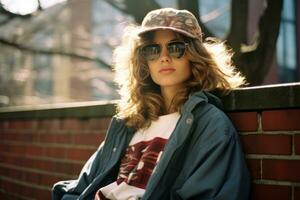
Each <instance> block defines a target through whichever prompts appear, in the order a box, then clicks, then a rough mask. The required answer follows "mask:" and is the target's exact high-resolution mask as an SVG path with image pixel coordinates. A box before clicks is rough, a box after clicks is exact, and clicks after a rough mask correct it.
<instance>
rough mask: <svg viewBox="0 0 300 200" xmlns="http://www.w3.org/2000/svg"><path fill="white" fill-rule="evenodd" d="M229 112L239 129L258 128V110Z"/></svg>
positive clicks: (254, 129) (249, 129) (250, 129)
mask: <svg viewBox="0 0 300 200" xmlns="http://www.w3.org/2000/svg"><path fill="white" fill-rule="evenodd" d="M227 114H228V116H229V118H230V119H231V121H232V123H233V124H234V126H235V128H236V129H237V130H238V131H256V130H257V129H258V124H257V113H256V112H229V113H227Z"/></svg>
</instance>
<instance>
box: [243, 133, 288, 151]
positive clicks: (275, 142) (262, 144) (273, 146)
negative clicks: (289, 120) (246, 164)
mask: <svg viewBox="0 0 300 200" xmlns="http://www.w3.org/2000/svg"><path fill="white" fill-rule="evenodd" d="M240 139H241V143H242V146H243V149H244V151H245V153H248V154H271V155H290V154H291V153H292V136H290V135H271V134H270V135H269V134H268V135H262V134H259V135H241V136H240Z"/></svg>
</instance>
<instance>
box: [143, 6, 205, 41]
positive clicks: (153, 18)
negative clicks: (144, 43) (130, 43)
mask: <svg viewBox="0 0 300 200" xmlns="http://www.w3.org/2000/svg"><path fill="white" fill-rule="evenodd" d="M158 29H168V30H173V31H175V32H179V33H182V34H184V35H186V36H188V37H191V38H197V39H199V40H200V41H202V31H201V28H200V26H199V23H198V21H197V19H196V17H195V16H194V15H193V14H192V13H191V12H189V11H187V10H177V9H174V8H162V9H157V10H153V11H150V12H149V13H148V14H147V15H146V16H145V18H144V19H143V22H142V25H141V29H140V32H139V35H142V34H144V33H146V32H149V31H154V30H158Z"/></svg>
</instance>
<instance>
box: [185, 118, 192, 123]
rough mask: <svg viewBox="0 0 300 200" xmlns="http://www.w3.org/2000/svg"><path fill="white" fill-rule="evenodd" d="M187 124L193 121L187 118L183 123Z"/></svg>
mask: <svg viewBox="0 0 300 200" xmlns="http://www.w3.org/2000/svg"><path fill="white" fill-rule="evenodd" d="M185 122H186V123H187V124H191V123H192V122H193V119H192V118H187V119H186V121H185Z"/></svg>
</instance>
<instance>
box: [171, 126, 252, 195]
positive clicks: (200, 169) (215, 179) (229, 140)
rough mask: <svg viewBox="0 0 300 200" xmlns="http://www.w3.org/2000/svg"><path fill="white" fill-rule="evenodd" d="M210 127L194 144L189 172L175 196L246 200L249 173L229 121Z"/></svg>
mask: <svg viewBox="0 0 300 200" xmlns="http://www.w3.org/2000/svg"><path fill="white" fill-rule="evenodd" d="M211 125H212V126H210V125H208V126H207V127H206V128H205V132H206V133H205V134H202V136H201V137H204V139H203V138H202V139H198V141H197V142H195V144H194V150H193V151H192V152H190V153H191V154H192V158H193V167H192V170H188V173H189V175H188V177H187V179H186V180H185V181H184V184H183V185H182V186H181V187H180V188H179V189H178V190H177V191H176V193H177V195H178V196H179V198H180V199H201V200H228V199H231V200H247V199H248V198H249V185H250V184H249V182H250V181H249V173H248V169H247V166H246V163H245V159H244V155H243V152H242V149H241V147H240V143H239V138H238V135H237V133H236V131H235V129H234V128H233V127H232V125H231V123H230V122H228V124H227V125H225V126H224V124H223V125H222V126H221V128H218V127H217V126H218V122H216V121H214V123H212V124H211ZM220 132H222V133H220ZM205 135H206V136H205ZM189 167H191V166H189Z"/></svg>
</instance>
